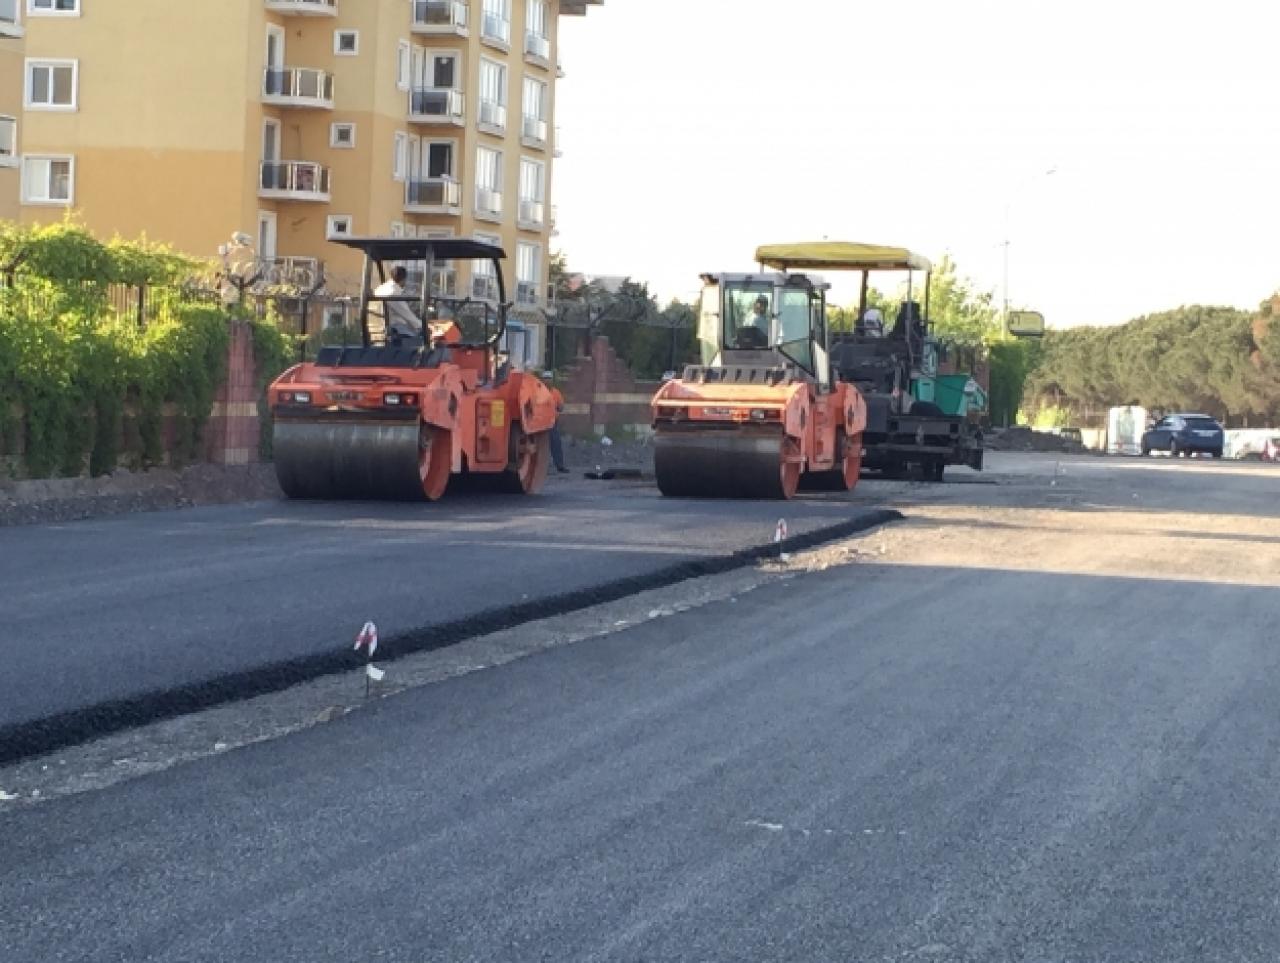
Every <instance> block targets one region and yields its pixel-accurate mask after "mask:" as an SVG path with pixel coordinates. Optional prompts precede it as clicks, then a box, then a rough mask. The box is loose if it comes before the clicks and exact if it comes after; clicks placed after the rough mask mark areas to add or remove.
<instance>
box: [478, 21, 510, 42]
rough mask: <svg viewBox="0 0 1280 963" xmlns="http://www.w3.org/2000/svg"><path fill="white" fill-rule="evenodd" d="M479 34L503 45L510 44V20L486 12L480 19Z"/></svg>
mask: <svg viewBox="0 0 1280 963" xmlns="http://www.w3.org/2000/svg"><path fill="white" fill-rule="evenodd" d="M480 36H481V37H483V38H484V39H485V40H492V41H493V42H495V43H499V44H502V45H503V46H504V47H510V46H511V21H510V20H504V19H503V18H502V17H499V16H497V15H495V14H492V13H486V14H485V15H484V16H483V17H482V18H481V19H480Z"/></svg>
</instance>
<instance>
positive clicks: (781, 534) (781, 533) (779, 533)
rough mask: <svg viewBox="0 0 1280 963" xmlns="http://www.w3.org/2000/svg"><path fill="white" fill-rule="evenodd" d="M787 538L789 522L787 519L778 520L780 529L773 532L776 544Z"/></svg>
mask: <svg viewBox="0 0 1280 963" xmlns="http://www.w3.org/2000/svg"><path fill="white" fill-rule="evenodd" d="M786 537H787V520H786V519H785V518H779V519H778V527H777V528H775V529H774V530H773V540H774V541H775V542H781V541H784V540H785V539H786Z"/></svg>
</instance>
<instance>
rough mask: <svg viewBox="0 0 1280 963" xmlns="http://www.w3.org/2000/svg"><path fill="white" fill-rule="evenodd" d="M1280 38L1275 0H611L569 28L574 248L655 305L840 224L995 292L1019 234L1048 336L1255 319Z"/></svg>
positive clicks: (1028, 283) (1277, 120)
mask: <svg viewBox="0 0 1280 963" xmlns="http://www.w3.org/2000/svg"><path fill="white" fill-rule="evenodd" d="M1277 38H1280V4H1275V3H1271V2H1267V0H1250V2H1240V0H1217V2H1215V3H1212V4H1206V3H1191V2H1188V0H1164V2H1148V0H1109V2H1096V0H1075V2H1071V3H1049V2H1041V0H1017V2H1013V0H912V2H910V3H908V2H904V0H893V2H886V0H880V2H877V3H867V2H863V0H786V2H778V0H772V2H764V0H605V4H604V6H602V7H592V8H590V9H589V13H588V15H587V16H586V17H583V18H577V17H564V18H562V20H561V33H560V51H561V53H560V56H561V59H562V62H563V65H564V69H565V72H566V77H565V79H563V80H561V81H560V84H559V88H558V95H557V96H558V100H557V107H556V115H557V124H558V125H559V126H560V128H561V131H562V133H563V149H564V155H563V157H562V158H561V159H560V160H558V161H557V162H556V168H555V183H554V186H553V191H554V198H553V200H554V202H555V204H556V205H557V207H558V222H557V225H558V227H559V230H560V234H559V236H558V237H557V238H556V239H555V241H554V245H555V246H558V250H560V251H562V252H563V253H564V254H565V255H566V256H567V259H568V264H569V267H570V269H571V270H574V271H581V272H585V273H587V274H606V275H629V276H631V277H632V278H633V279H635V280H640V281H647V282H649V285H650V289H651V291H653V292H654V293H655V294H657V295H658V296H659V299H660V300H663V301H665V300H667V299H668V298H671V297H682V298H686V299H687V298H691V297H692V296H693V295H694V294H695V293H696V291H697V290H698V286H699V282H698V275H699V274H700V273H702V272H705V271H728V270H750V269H751V268H752V266H753V262H752V256H753V254H754V252H755V249H756V247H757V246H758V245H759V244H765V243H779V242H789V241H800V240H821V239H823V238H830V239H832V240H851V241H864V242H870V243H877V244H893V245H899V246H903V247H909V248H911V249H912V250H914V251H918V252H920V253H922V254H925V255H926V256H928V257H930V258H931V259H933V260H934V261H935V262H936V261H937V260H938V259H939V258H941V256H942V255H943V254H949V255H950V256H951V257H952V259H953V260H954V261H955V262H956V263H957V266H958V269H959V272H960V274H961V275H964V276H967V277H969V278H971V279H972V281H973V282H974V284H975V285H976V287H977V288H978V289H979V290H984V291H990V292H992V293H993V295H994V296H995V298H996V301H997V303H999V302H1000V300H1001V299H1002V297H1003V279H1004V269H1003V262H1004V252H1005V248H1004V242H1005V241H1006V240H1007V241H1008V264H1009V272H1008V278H1009V298H1010V301H1011V302H1012V304H1013V306H1014V307H1015V308H1018V307H1025V308H1031V309H1035V310H1039V311H1041V312H1043V313H1044V315H1045V317H1046V319H1047V321H1048V323H1049V325H1050V326H1051V327H1070V326H1074V325H1077V324H1115V323H1119V322H1122V321H1125V320H1128V319H1130V318H1133V317H1137V316H1139V315H1142V314H1147V313H1150V312H1153V311H1160V310H1166V309H1169V308H1174V307H1177V306H1179V305H1182V304H1193V303H1203V304H1227V305H1233V306H1237V307H1242V308H1249V309H1252V308H1256V307H1257V305H1258V303H1259V302H1260V301H1262V300H1263V298H1265V297H1267V296H1268V295H1270V294H1271V293H1272V292H1273V291H1274V290H1275V289H1276V288H1277V286H1280V189H1278V187H1280V177H1278V176H1277V174H1278V173H1280V42H1278V40H1277ZM1050 171H1052V173H1049V172H1050ZM1006 224H1007V227H1006ZM827 279H828V280H830V281H832V282H833V284H834V289H833V291H832V294H831V296H830V298H831V300H834V301H835V302H837V303H840V304H850V303H856V301H857V285H856V283H855V282H854V280H853V276H852V275H843V276H841V275H835V274H828V275H827ZM873 283H876V282H875V281H873ZM877 286H879V287H881V288H883V289H886V290H892V289H893V288H894V287H895V283H894V282H893V281H892V280H889V279H887V278H886V279H885V280H884V281H881V282H880V283H879V284H878V285H877Z"/></svg>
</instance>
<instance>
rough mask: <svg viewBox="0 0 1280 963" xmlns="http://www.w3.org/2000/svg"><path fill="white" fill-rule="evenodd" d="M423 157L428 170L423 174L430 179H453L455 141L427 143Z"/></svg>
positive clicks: (424, 145)
mask: <svg viewBox="0 0 1280 963" xmlns="http://www.w3.org/2000/svg"><path fill="white" fill-rule="evenodd" d="M422 146H423V148H424V149H423V152H422V157H423V160H424V162H425V163H426V165H427V166H426V170H424V171H423V172H422V173H423V174H425V175H426V176H427V177H428V178H436V177H453V176H454V173H453V141H451V140H437V141H427V142H426V143H424V144H423V145H422Z"/></svg>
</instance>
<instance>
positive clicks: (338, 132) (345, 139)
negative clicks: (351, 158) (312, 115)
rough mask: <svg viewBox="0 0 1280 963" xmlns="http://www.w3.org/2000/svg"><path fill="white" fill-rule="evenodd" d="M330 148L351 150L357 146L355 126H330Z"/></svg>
mask: <svg viewBox="0 0 1280 963" xmlns="http://www.w3.org/2000/svg"><path fill="white" fill-rule="evenodd" d="M329 146H330V147H334V148H337V149H339V150H351V149H352V148H353V147H355V146H356V125H355V124H330V125H329Z"/></svg>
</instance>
